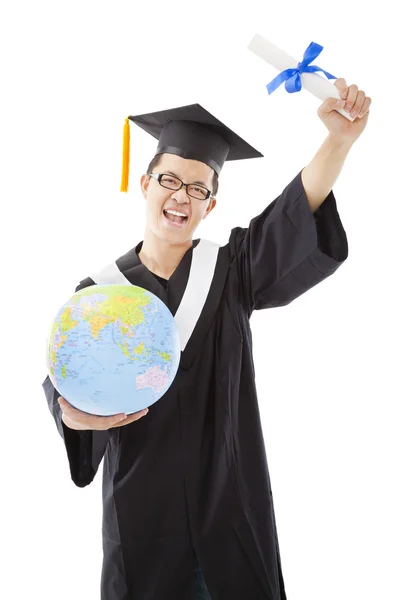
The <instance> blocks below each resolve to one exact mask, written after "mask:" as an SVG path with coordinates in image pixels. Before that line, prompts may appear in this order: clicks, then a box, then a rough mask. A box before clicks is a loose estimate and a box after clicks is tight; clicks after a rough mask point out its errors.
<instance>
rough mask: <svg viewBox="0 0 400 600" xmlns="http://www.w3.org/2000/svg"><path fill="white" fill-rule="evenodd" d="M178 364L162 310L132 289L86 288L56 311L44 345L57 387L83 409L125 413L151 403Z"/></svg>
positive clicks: (170, 325)
mask: <svg viewBox="0 0 400 600" xmlns="http://www.w3.org/2000/svg"><path fill="white" fill-rule="evenodd" d="M179 361H180V340H179V333H178V328H177V325H176V322H175V319H174V317H173V315H172V313H171V312H170V311H169V309H168V307H167V306H166V305H165V304H164V303H163V302H162V301H161V300H160V299H159V298H158V297H157V296H155V295H154V294H152V293H151V292H149V291H148V290H145V289H144V288H141V287H138V286H135V285H121V284H112V283H111V284H104V285H92V286H90V287H86V288H84V289H82V290H79V291H78V292H76V293H75V294H74V295H73V296H72V297H71V298H70V300H68V302H66V303H65V304H64V305H63V306H62V307H61V309H60V310H59V311H58V313H57V315H56V317H55V319H54V320H53V322H52V324H51V328H50V334H49V336H48V340H47V353H46V362H47V368H48V374H49V378H50V380H51V382H52V383H53V385H54V387H55V388H56V390H58V391H59V392H60V395H61V396H63V397H64V398H65V399H66V400H67V401H68V402H69V403H70V404H72V406H74V407H75V408H77V409H79V410H82V411H84V412H87V413H90V414H93V415H99V416H110V415H115V414H118V413H126V414H131V413H134V412H137V411H140V410H142V409H144V408H147V407H149V406H151V405H152V404H154V403H155V402H157V401H158V400H159V399H160V398H161V397H162V396H163V395H164V394H165V392H166V391H167V390H168V388H169V387H170V386H171V384H172V382H173V380H174V378H175V376H176V373H177V371H178V367H179Z"/></svg>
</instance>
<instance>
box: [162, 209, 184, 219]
mask: <svg viewBox="0 0 400 600" xmlns="http://www.w3.org/2000/svg"><path fill="white" fill-rule="evenodd" d="M165 212H167V213H169V214H170V215H175V216H177V217H186V216H187V215H185V214H184V213H180V212H177V211H176V210H166V211H165Z"/></svg>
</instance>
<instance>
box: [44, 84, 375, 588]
mask: <svg viewBox="0 0 400 600" xmlns="http://www.w3.org/2000/svg"><path fill="white" fill-rule="evenodd" d="M335 85H337V87H338V88H339V90H340V92H341V94H342V97H343V98H344V100H343V101H342V104H341V106H344V105H345V104H346V107H345V108H346V110H349V111H351V114H352V116H353V115H354V114H355V116H356V117H357V118H356V119H355V120H354V121H353V122H351V121H349V120H348V119H346V118H345V117H343V116H342V115H340V114H339V113H338V112H337V111H336V110H335V109H336V108H337V107H338V106H340V105H338V104H337V100H336V99H335V98H330V99H328V100H326V101H325V102H324V103H323V104H322V105H321V106H320V108H319V110H318V116H319V117H320V118H321V119H322V121H323V123H324V124H325V125H326V127H327V129H328V131H329V135H328V137H327V138H326V139H325V141H324V143H323V145H322V147H321V148H320V150H319V151H318V152H317V154H316V155H315V157H314V158H313V160H312V161H311V162H310V164H308V165H307V166H306V167H305V168H303V169H302V170H301V171H300V173H298V174H297V175H296V176H295V177H294V179H293V180H292V181H291V182H290V183H289V184H288V185H287V187H286V188H285V189H284V190H283V192H282V193H281V194H280V195H279V196H278V198H276V199H275V200H274V201H273V202H271V203H270V204H269V205H268V206H267V207H266V208H265V210H264V211H263V212H262V213H261V214H259V215H258V216H256V217H254V218H253V219H252V220H251V221H250V224H249V226H248V227H247V228H241V227H236V228H235V229H232V231H231V233H230V237H229V240H228V243H227V244H226V245H224V246H219V245H217V244H214V243H212V242H209V241H207V240H203V239H193V234H194V232H195V230H196V228H197V226H198V225H199V224H200V222H201V221H202V219H204V218H206V217H207V216H208V215H209V214H210V213H211V211H212V210H213V209H214V207H215V204H216V199H215V194H216V190H217V186H218V176H219V174H220V172H221V169H222V166H223V164H224V162H225V160H235V159H244V158H252V157H257V156H262V155H261V154H260V153H259V152H257V151H256V150H254V148H252V147H251V146H249V145H248V144H247V143H246V142H245V141H244V140H242V139H241V138H239V137H238V136H237V135H236V134H235V133H234V132H232V131H231V130H230V129H228V128H227V127H226V126H225V125H223V124H222V123H221V122H220V121H218V120H217V119H215V118H214V117H213V116H212V115H210V113H208V112H207V111H205V110H204V109H203V108H202V107H201V106H199V105H198V104H195V105H190V106H185V107H181V108H176V109H173V110H167V111H161V112H158V113H152V114H147V115H140V116H138V117H129V119H130V120H132V121H133V122H135V123H137V124H138V125H139V126H140V127H142V128H143V129H144V130H146V131H147V132H149V133H150V134H151V135H153V136H154V137H156V138H157V139H158V140H159V143H158V146H157V150H156V154H155V157H154V159H153V160H152V162H151V163H150V165H149V169H148V172H147V174H146V175H143V176H142V178H141V189H142V193H143V196H144V198H145V199H146V203H147V218H146V228H145V232H144V239H143V241H141V242H140V243H139V244H138V245H137V246H135V247H134V248H132V249H131V250H129V251H128V252H127V253H126V254H125V255H123V256H121V257H120V258H118V259H117V260H115V261H113V262H112V263H111V264H110V265H108V266H107V267H105V268H104V269H103V270H101V271H100V272H98V273H95V274H93V273H92V274H91V276H90V277H87V278H86V279H83V280H82V281H81V283H80V284H79V285H78V287H77V288H76V290H75V291H78V290H80V289H82V288H84V287H87V286H90V285H96V284H100V283H125V284H133V285H137V286H141V287H143V288H145V289H147V290H149V291H150V292H152V293H153V294H155V295H157V296H158V297H159V298H160V299H161V300H162V301H163V302H164V303H165V304H166V305H167V306H168V308H169V309H170V311H171V312H172V314H173V315H174V317H175V319H176V322H177V326H178V330H179V334H180V340H181V360H180V366H179V370H178V373H177V375H176V377H175V379H174V381H173V383H172V385H171V387H170V388H169V389H168V391H167V392H166V393H165V395H164V396H163V398H162V399H161V400H159V401H158V402H157V403H156V404H154V405H153V406H152V407H151V410H150V411H149V412H148V414H146V416H144V418H140V417H142V415H143V412H141V413H136V414H134V415H128V416H125V417H124V416H123V415H116V416H111V417H98V416H95V415H89V414H87V413H85V412H82V411H79V410H77V409H75V408H74V407H73V406H71V405H70V404H69V403H68V402H67V401H66V400H65V399H63V398H61V397H60V394H59V393H58V391H57V390H56V389H55V388H54V387H53V385H52V384H51V381H50V379H49V377H46V379H45V381H44V382H43V388H44V391H45V394H46V397H47V401H48V404H49V408H50V411H51V413H52V415H53V417H54V419H55V422H56V424H57V427H58V431H59V433H60V435H61V436H62V438H63V440H64V443H65V447H66V451H67V455H68V460H69V465H70V471H71V477H72V480H73V481H74V483H75V484H76V485H77V486H79V487H84V486H86V485H88V484H90V483H91V481H92V480H93V478H94V476H95V475H96V472H97V470H98V467H99V465H100V462H101V460H102V458H103V457H104V468H103V526H102V534H103V554H104V559H103V568H102V575H101V599H102V600H200V599H203V600H208V599H210V598H211V599H218V600H285V599H286V594H285V586H284V580H283V576H282V567H281V560H280V552H279V544H278V535H277V528H276V521H275V514H274V504H273V497H272V491H271V482H270V477H269V472H268V466H267V458H266V454H265V446H264V441H263V434H262V428H261V422H260V416H259V407H258V401H257V395H256V387H255V380H254V366H253V357H252V340H251V331H250V324H249V319H250V316H251V314H252V312H253V311H254V310H261V309H264V308H272V307H276V306H285V305H287V304H289V303H290V302H292V301H293V300H294V299H295V298H298V297H299V296H300V295H301V294H303V293H304V292H306V291H307V290H309V289H310V288H312V287H313V286H315V285H316V284H318V283H319V282H321V281H323V280H324V279H326V278H327V277H329V276H330V275H332V274H333V273H334V272H335V271H336V270H337V269H338V268H339V267H340V265H341V264H343V262H344V261H345V260H346V258H347V256H348V246H347V237H346V233H345V231H344V229H343V226H342V223H341V220H340V217H339V214H338V211H337V207H336V200H335V197H334V194H333V191H332V187H333V185H334V182H335V181H336V179H337V177H338V175H339V173H340V171H341V168H342V166H343V163H344V160H345V158H346V156H347V154H348V152H349V150H350V149H351V147H352V145H353V144H354V142H355V141H356V140H357V138H358V137H359V136H360V134H361V133H362V131H363V130H364V128H365V126H366V123H367V120H368V114H369V106H370V103H371V99H370V98H368V97H366V96H365V93H364V92H363V91H360V90H358V88H357V86H356V85H351V86H347V85H346V82H345V81H344V79H338V80H336V82H335ZM125 127H128V131H129V122H128V121H127V122H126V125H125ZM125 131H126V130H125ZM128 142H129V138H128V137H127V138H126V145H125V150H126V154H125V166H124V169H123V183H122V190H124V191H126V189H127V176H128V168H127V167H128V164H129V163H128V160H129V157H128V154H127V152H128V147H129V144H128ZM121 417H123V418H122V420H121Z"/></svg>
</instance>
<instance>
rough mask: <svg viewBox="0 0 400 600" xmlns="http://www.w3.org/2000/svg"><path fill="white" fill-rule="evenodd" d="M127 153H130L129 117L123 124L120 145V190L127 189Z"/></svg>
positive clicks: (124, 190) (125, 190)
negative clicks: (121, 145)
mask: <svg viewBox="0 0 400 600" xmlns="http://www.w3.org/2000/svg"><path fill="white" fill-rule="evenodd" d="M129 154H130V136H129V118H126V119H125V124H124V142H123V147H122V177H121V190H120V191H121V192H127V191H128V180H129Z"/></svg>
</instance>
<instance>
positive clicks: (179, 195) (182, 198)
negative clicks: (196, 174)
mask: <svg viewBox="0 0 400 600" xmlns="http://www.w3.org/2000/svg"><path fill="white" fill-rule="evenodd" d="M172 197H173V198H175V199H176V201H177V202H178V204H188V203H189V202H190V196H189V195H188V194H187V193H186V188H185V187H184V186H182V187H181V189H180V190H176V191H175V192H174V193H173V195H172Z"/></svg>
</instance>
